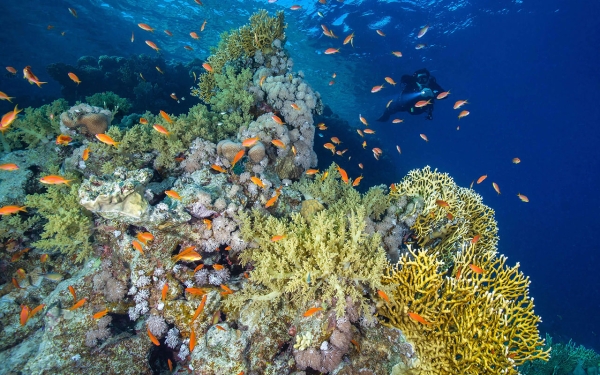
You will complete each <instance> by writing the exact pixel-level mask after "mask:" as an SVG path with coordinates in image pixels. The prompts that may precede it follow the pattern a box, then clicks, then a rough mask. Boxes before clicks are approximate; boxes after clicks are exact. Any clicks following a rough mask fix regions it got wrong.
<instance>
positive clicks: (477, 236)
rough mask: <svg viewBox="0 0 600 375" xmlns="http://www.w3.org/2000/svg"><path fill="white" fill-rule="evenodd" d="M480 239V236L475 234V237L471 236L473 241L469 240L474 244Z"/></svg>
mask: <svg viewBox="0 0 600 375" xmlns="http://www.w3.org/2000/svg"><path fill="white" fill-rule="evenodd" d="M480 238H481V235H480V234H476V235H475V236H473V239H472V240H471V243H472V244H476V243H477V241H479V239H480Z"/></svg>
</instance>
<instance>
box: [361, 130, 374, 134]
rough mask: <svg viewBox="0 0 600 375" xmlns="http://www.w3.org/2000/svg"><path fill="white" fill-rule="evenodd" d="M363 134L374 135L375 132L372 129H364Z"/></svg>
mask: <svg viewBox="0 0 600 375" xmlns="http://www.w3.org/2000/svg"><path fill="white" fill-rule="evenodd" d="M363 133H365V134H375V130H373V129H365V130H363Z"/></svg>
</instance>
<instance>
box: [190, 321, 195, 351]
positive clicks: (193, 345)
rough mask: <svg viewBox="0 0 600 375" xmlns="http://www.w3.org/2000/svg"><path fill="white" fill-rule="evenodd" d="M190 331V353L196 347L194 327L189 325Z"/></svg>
mask: <svg viewBox="0 0 600 375" xmlns="http://www.w3.org/2000/svg"><path fill="white" fill-rule="evenodd" d="M190 331H191V332H190V353H192V352H193V351H194V348H195V347H196V332H194V328H193V327H191V326H190Z"/></svg>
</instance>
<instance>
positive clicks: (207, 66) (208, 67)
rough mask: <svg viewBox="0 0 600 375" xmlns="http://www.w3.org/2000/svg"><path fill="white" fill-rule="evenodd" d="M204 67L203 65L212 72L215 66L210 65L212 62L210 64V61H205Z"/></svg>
mask: <svg viewBox="0 0 600 375" xmlns="http://www.w3.org/2000/svg"><path fill="white" fill-rule="evenodd" d="M202 67H203V68H204V69H206V70H208V71H209V72H212V71H213V68H212V66H210V64H209V63H204V64H202Z"/></svg>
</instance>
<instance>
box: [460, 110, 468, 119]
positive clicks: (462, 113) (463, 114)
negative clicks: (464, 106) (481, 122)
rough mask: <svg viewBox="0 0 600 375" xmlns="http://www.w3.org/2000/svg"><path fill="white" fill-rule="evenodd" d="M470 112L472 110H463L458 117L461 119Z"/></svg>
mask: <svg viewBox="0 0 600 375" xmlns="http://www.w3.org/2000/svg"><path fill="white" fill-rule="evenodd" d="M469 113H471V112H469V111H461V112H460V113H459V115H458V119H459V120H460V119H461V118H463V117H467V116H468V115H469Z"/></svg>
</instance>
